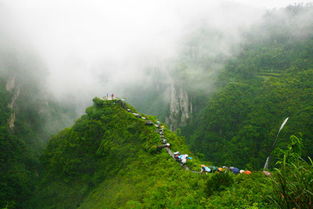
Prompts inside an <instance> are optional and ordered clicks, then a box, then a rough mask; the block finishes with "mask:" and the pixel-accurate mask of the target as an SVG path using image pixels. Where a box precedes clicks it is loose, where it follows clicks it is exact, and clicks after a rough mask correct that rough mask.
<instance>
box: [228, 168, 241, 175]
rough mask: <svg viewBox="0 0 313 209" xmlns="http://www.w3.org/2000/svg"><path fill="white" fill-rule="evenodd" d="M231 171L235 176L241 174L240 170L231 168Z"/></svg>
mask: <svg viewBox="0 0 313 209" xmlns="http://www.w3.org/2000/svg"><path fill="white" fill-rule="evenodd" d="M229 170H230V171H231V172H233V173H234V174H238V173H240V170H239V168H235V167H229Z"/></svg>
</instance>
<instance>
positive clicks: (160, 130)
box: [103, 97, 271, 176]
mask: <svg viewBox="0 0 313 209" xmlns="http://www.w3.org/2000/svg"><path fill="white" fill-rule="evenodd" d="M103 100H111V101H112V102H114V103H119V104H120V105H121V107H122V108H124V109H125V110H126V111H127V112H129V113H131V114H133V115H134V117H136V118H140V119H143V120H145V121H146V122H145V123H146V125H150V126H154V127H156V131H157V132H158V134H159V136H160V141H161V143H162V144H163V145H162V146H159V147H160V148H164V149H165V150H166V152H167V153H168V154H169V155H170V156H171V157H172V158H173V159H174V160H175V161H177V162H179V163H180V165H181V167H183V168H184V169H185V170H188V171H191V172H193V173H202V172H205V173H206V172H208V173H210V172H214V171H224V170H225V169H227V170H230V171H232V172H233V173H235V174H238V173H245V174H251V171H248V170H247V171H244V170H239V169H238V168H235V167H229V168H228V167H224V166H223V168H218V169H217V168H216V167H215V166H211V167H215V168H216V170H212V169H210V168H208V167H207V166H205V168H206V169H209V170H206V169H204V170H201V172H200V171H194V170H191V169H190V168H189V167H188V166H187V165H186V161H187V159H188V158H189V157H188V155H187V156H186V155H184V156H185V161H183V160H182V159H179V158H177V155H180V156H182V155H181V154H180V153H179V154H177V155H176V154H175V153H174V152H173V151H172V150H171V149H170V144H169V143H168V141H167V139H166V138H165V136H164V126H163V125H161V123H160V122H159V121H156V123H154V122H152V121H151V120H149V119H148V118H146V117H144V116H142V115H140V114H139V113H137V112H135V111H132V110H131V109H129V108H128V107H127V104H126V102H125V101H124V100H123V99H119V98H116V97H114V98H113V97H112V98H109V97H105V98H103ZM189 159H191V158H189ZM201 167H202V168H203V167H204V165H201ZM219 169H221V170H219ZM222 169H223V170H222ZM234 169H235V170H236V171H234ZM263 173H264V174H265V175H266V176H269V175H271V174H270V173H269V172H267V171H263Z"/></svg>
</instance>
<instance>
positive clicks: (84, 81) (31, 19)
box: [0, 0, 309, 97]
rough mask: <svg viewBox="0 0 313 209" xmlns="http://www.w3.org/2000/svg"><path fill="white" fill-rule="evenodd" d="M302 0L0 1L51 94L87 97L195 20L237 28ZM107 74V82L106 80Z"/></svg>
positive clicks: (154, 58)
mask: <svg viewBox="0 0 313 209" xmlns="http://www.w3.org/2000/svg"><path fill="white" fill-rule="evenodd" d="M300 2H304V3H306V2H309V1H292V0H253V1H252V0H238V1H217V0H215V1H214V0H196V1H194V0H193V1H191V0H133V1H130V0H111V1H108V0H0V7H1V6H3V7H4V8H5V9H7V10H8V11H9V13H10V15H11V19H12V18H13V19H14V24H16V27H17V28H18V30H17V31H19V33H20V38H21V39H23V40H24V41H25V42H27V43H29V44H30V45H31V46H32V47H33V48H34V49H35V50H36V51H37V53H38V54H40V56H41V58H42V60H43V63H45V65H46V67H47V69H48V71H49V72H50V74H49V77H48V78H49V79H48V82H47V85H49V86H50V87H51V89H53V92H54V93H55V94H56V95H64V94H66V93H74V94H77V93H78V92H82V93H85V94H87V95H90V97H93V96H95V95H97V94H103V92H104V91H105V90H107V91H114V88H115V86H116V83H121V82H124V81H127V80H131V79H135V78H136V79H138V78H139V77H140V76H141V74H140V72H141V69H143V68H144V67H145V66H147V65H150V64H151V63H157V62H159V61H161V60H163V59H167V58H170V57H172V56H175V54H176V53H177V46H179V42H180V40H181V39H182V38H183V37H184V36H185V35H186V34H188V33H190V31H192V30H193V27H194V26H195V25H197V24H208V25H209V26H210V27H214V28H218V29H220V30H222V31H225V32H229V33H230V34H231V35H232V36H236V35H237V34H236V33H237V30H239V29H240V28H242V27H246V26H249V25H251V24H253V23H254V22H256V21H257V20H258V19H259V18H260V16H261V15H262V14H263V12H264V11H265V9H271V8H277V7H284V6H287V5H289V4H293V3H300ZM100 75H106V77H107V80H106V81H101V80H99V76H100ZM105 82H107V83H110V84H111V85H106V86H105V87H104V86H103V83H105ZM119 86H120V85H119ZM104 88H106V89H105V90H104Z"/></svg>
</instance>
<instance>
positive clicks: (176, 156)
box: [173, 152, 180, 161]
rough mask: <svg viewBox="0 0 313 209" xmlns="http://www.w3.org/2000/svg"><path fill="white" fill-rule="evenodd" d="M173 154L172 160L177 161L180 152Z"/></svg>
mask: <svg viewBox="0 0 313 209" xmlns="http://www.w3.org/2000/svg"><path fill="white" fill-rule="evenodd" d="M173 154H174V158H175V159H176V160H177V161H178V160H179V158H178V156H179V155H180V152H174V153H173Z"/></svg>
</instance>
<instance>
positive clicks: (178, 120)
mask: <svg viewBox="0 0 313 209" xmlns="http://www.w3.org/2000/svg"><path fill="white" fill-rule="evenodd" d="M169 96H170V103H169V114H168V116H167V118H166V123H168V124H169V125H170V128H171V130H175V129H177V128H178V127H179V126H181V125H185V124H186V122H187V120H188V119H189V118H190V116H191V113H192V103H191V101H190V100H189V97H188V94H187V92H186V91H184V90H183V89H181V88H176V87H175V86H174V85H172V86H171V87H170V89H169Z"/></svg>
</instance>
